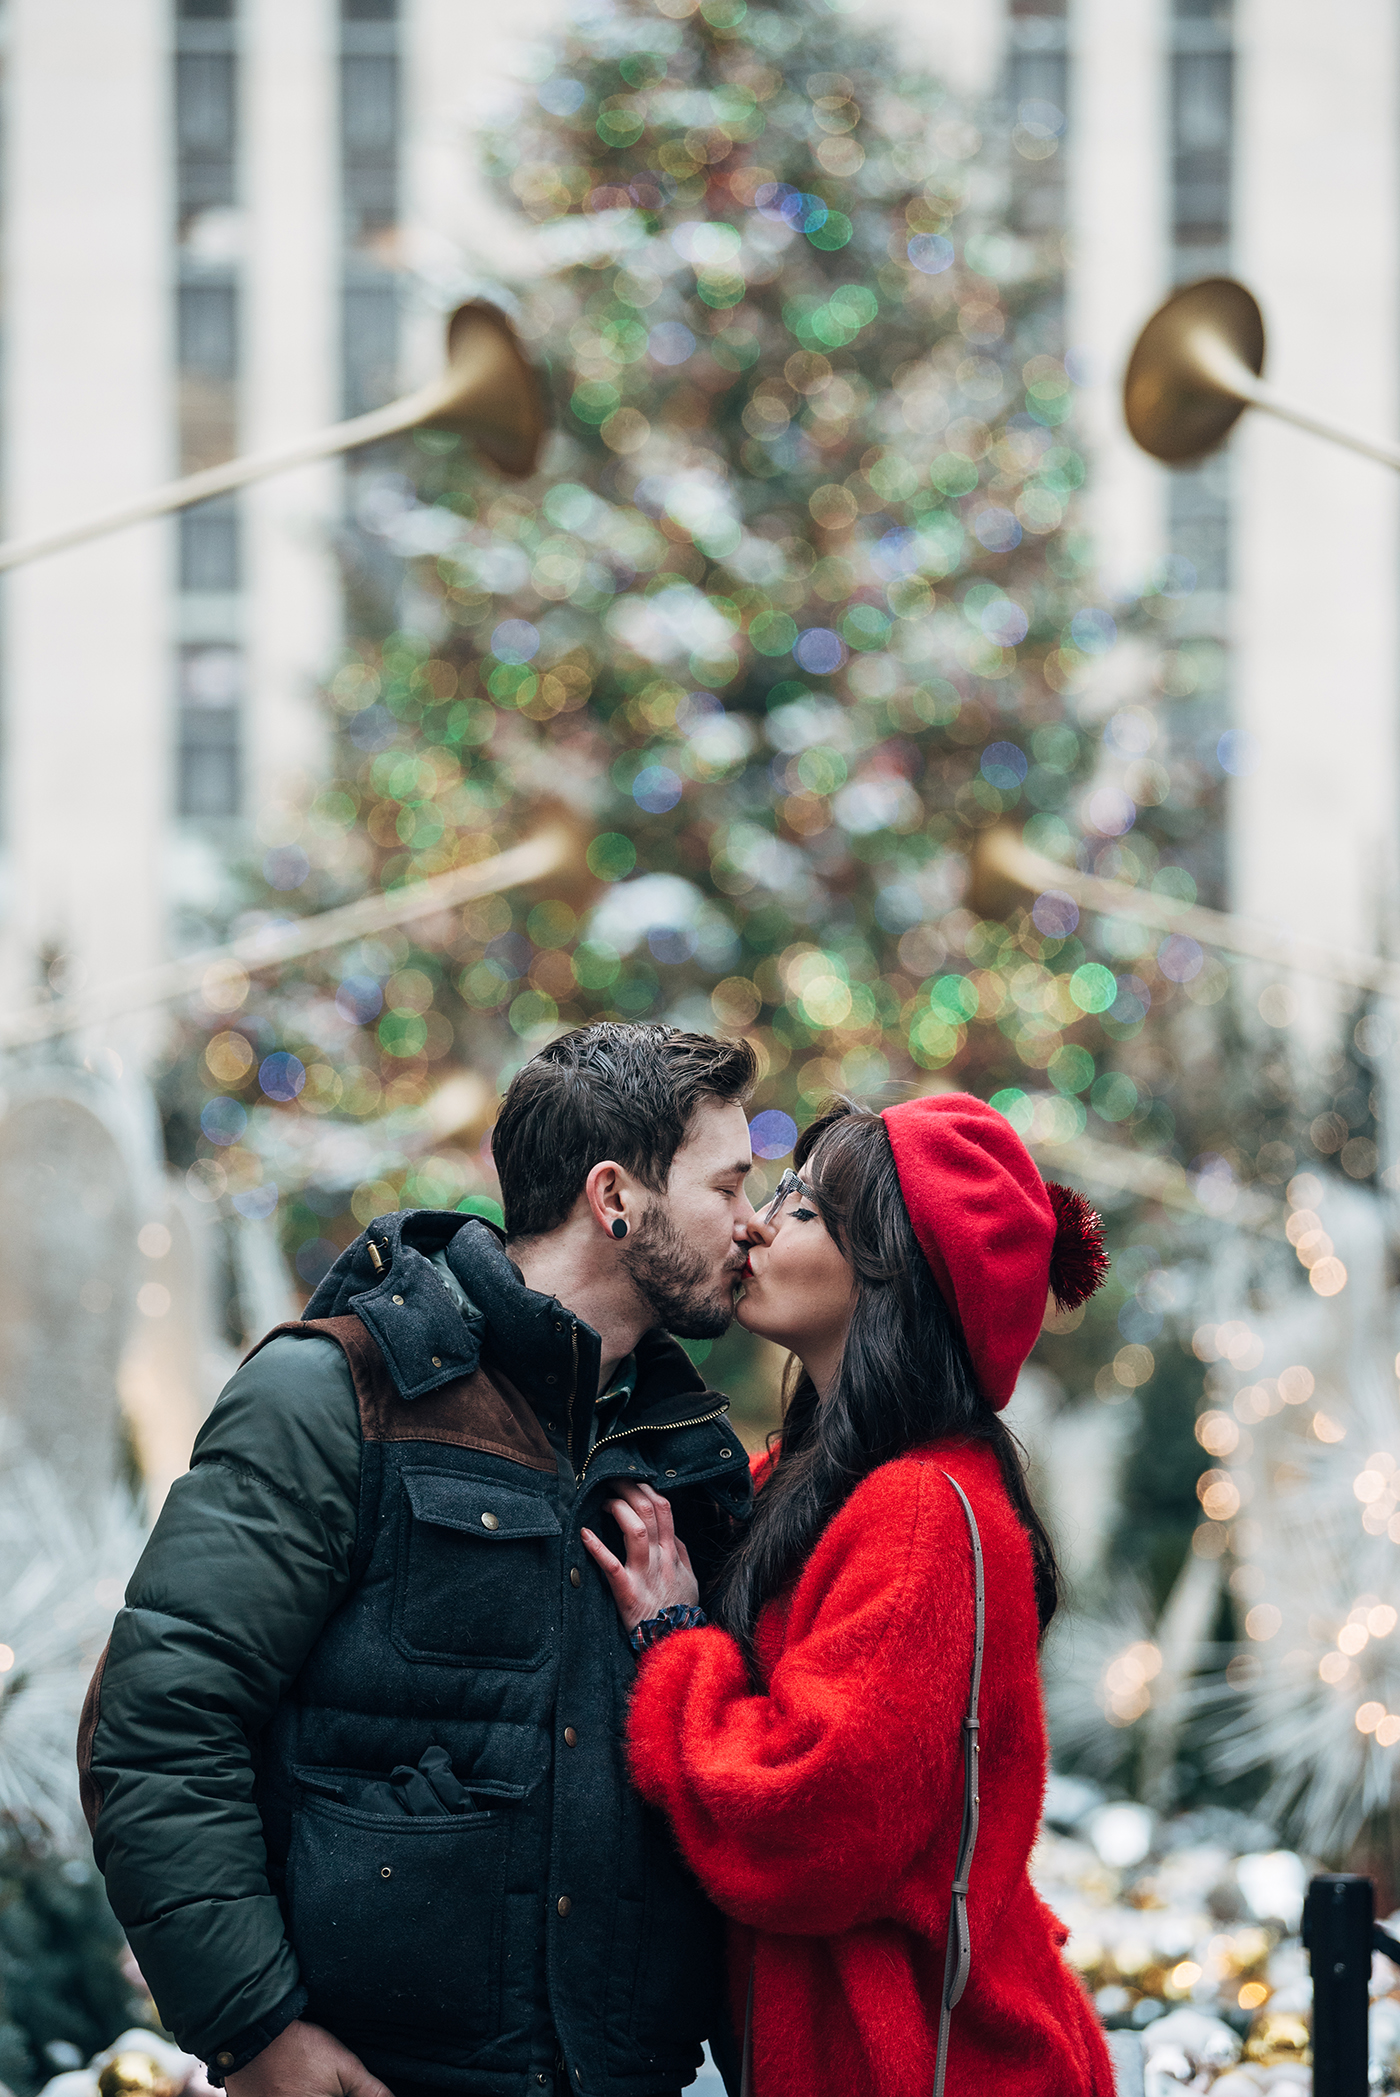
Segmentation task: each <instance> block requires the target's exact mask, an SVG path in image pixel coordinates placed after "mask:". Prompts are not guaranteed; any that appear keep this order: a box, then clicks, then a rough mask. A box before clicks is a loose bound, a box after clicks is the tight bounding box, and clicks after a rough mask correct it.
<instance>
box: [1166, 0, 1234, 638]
mask: <svg viewBox="0 0 1400 2097" xmlns="http://www.w3.org/2000/svg"><path fill="white" fill-rule="evenodd" d="M1231 28H1232V25H1231V7H1230V0H1175V6H1174V9H1173V19H1172V55H1171V127H1172V136H1171V155H1172V165H1171V172H1172V196H1171V201H1172V237H1173V248H1174V252H1173V274H1174V276H1175V278H1176V281H1177V283H1179V284H1184V283H1189V282H1190V281H1191V280H1192V279H1193V278H1195V277H1203V276H1212V275H1215V274H1217V273H1222V272H1225V271H1228V269H1229V264H1230V237H1231V225H1230V220H1231V163H1232V158H1233V116H1234V111H1233V103H1234V53H1233V50H1232V47H1231ZM1170 485H1171V496H1170V522H1171V539H1172V550H1173V552H1174V553H1176V554H1178V555H1179V556H1181V557H1182V558H1183V559H1185V560H1188V561H1189V562H1190V563H1191V566H1192V568H1193V569H1194V570H1195V574H1196V589H1197V592H1198V593H1202V596H1203V597H1204V598H1205V599H1209V598H1211V597H1213V598H1214V599H1215V600H1216V602H1217V603H1218V601H1219V598H1220V596H1221V594H1222V593H1223V592H1224V591H1225V590H1226V589H1228V587H1229V582H1230V543H1229V523H1230V506H1229V465H1228V461H1227V458H1226V456H1225V454H1224V453H1221V454H1219V455H1218V456H1217V457H1215V458H1212V459H1207V460H1206V461H1205V462H1204V463H1203V464H1202V465H1200V466H1197V467H1194V468H1192V469H1191V470H1189V471H1186V472H1180V473H1174V474H1173V475H1172V478H1171V484H1170ZM1195 616H1196V619H1197V621H1198V622H1199V621H1200V620H1202V619H1203V618H1204V619H1208V620H1209V621H1210V623H1211V624H1212V625H1214V626H1217V627H1218V626H1219V625H1220V623H1221V622H1220V620H1219V618H1218V616H1216V617H1213V618H1212V617H1211V612H1210V606H1209V603H1208V602H1207V601H1201V598H1198V599H1197V600H1196V601H1195Z"/></svg>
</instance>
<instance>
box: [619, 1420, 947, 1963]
mask: <svg viewBox="0 0 1400 2097" xmlns="http://www.w3.org/2000/svg"><path fill="white" fill-rule="evenodd" d="M972 1614H973V1607H972V1570H971V1555H970V1549H969V1545H968V1539H967V1530H966V1526H965V1523H964V1518H963V1515H962V1511H961V1509H960V1507H959V1505H958V1502H957V1500H956V1498H955V1496H954V1493H953V1489H952V1487H951V1485H950V1484H949V1483H948V1481H947V1480H946V1479H945V1478H944V1477H943V1475H942V1473H941V1472H940V1471H939V1469H938V1468H937V1466H936V1465H934V1464H931V1463H924V1462H921V1461H920V1460H918V1459H917V1458H908V1459H903V1460H901V1461H899V1462H897V1463H892V1464H886V1465H884V1466H882V1467H881V1469H880V1470H878V1471H877V1472H875V1473H874V1474H873V1476H872V1477H870V1478H868V1479H867V1480H866V1481H865V1482H864V1483H863V1484H862V1485H861V1486H860V1487H858V1488H857V1490H856V1492H855V1493H854V1494H852V1496H851V1498H850V1500H848V1501H847V1503H846V1505H845V1506H844V1507H843V1508H842V1509H841V1511H840V1512H839V1513H838V1514H837V1516H836V1517H835V1519H834V1520H833V1521H832V1522H831V1524H830V1525H829V1527H828V1528H827V1530H826V1531H825V1533H824V1534H823V1536H822V1538H821V1539H820V1541H819V1543H818V1545H817V1548H816V1551H815V1552H814V1553H813V1556H812V1559H811V1560H810V1562H809V1564H808V1566H807V1567H806V1569H805V1570H804V1572H803V1575H802V1578H801V1580H800V1582H799V1584H798V1588H797V1591H796V1593H795V1595H794V1597H793V1600H792V1603H791V1606H790V1609H789V1613H788V1619H787V1624H786V1627H785V1632H786V1643H785V1649H784V1651H783V1653H782V1656H781V1658H779V1659H778V1660H777V1662H776V1664H775V1665H774V1667H773V1669H772V1672H771V1677H770V1680H769V1683H768V1688H767V1690H766V1692H765V1693H761V1694H755V1693H754V1692H753V1690H752V1689H751V1687H750V1684H749V1681H748V1677H747V1675H746V1673H745V1670H744V1664H743V1659H742V1657H741V1654H740V1651H739V1648H738V1646H737V1644H736V1643H735V1641H734V1640H733V1639H732V1638H731V1637H730V1636H729V1635H728V1633H727V1632H724V1631H721V1630H718V1629H716V1628H709V1629H706V1630H701V1631H687V1632H681V1633H677V1634H673V1635H672V1636H671V1637H670V1638H668V1639H666V1640H664V1641H663V1642H662V1643H661V1644H660V1645H658V1646H657V1647H656V1648H654V1649H653V1651H652V1652H651V1653H650V1654H648V1655H647V1656H646V1659H645V1661H644V1664H643V1666H642V1669H641V1671H640V1674H639V1677H638V1681H637V1685H636V1689H635V1691H634V1693H633V1698H632V1706H631V1714H630V1719H629V1727H628V1734H629V1743H630V1750H631V1762H632V1771H633V1775H634V1778H635V1781H636V1783H637V1786H638V1788H639V1790H640V1791H641V1792H642V1793H643V1794H644V1796H645V1797H647V1798H648V1799H650V1800H651V1801H652V1802H653V1803H654V1804H655V1805H658V1806H660V1807H661V1808H662V1809H663V1810H664V1811H665V1813H666V1815H667V1817H668V1819H669V1820H670V1823H671V1826H672V1828H673V1829H674V1830H675V1834H676V1839H677V1841H678V1842H679V1844H680V1847H681V1849H682V1850H683V1852H684V1853H685V1856H686V1858H687V1859H688V1861H689V1863H690V1865H691V1867H692V1869H693V1870H694V1871H695V1872H696V1874H697V1876H698V1877H699V1878H700V1879H701V1881H702V1882H703V1883H704V1885H705V1886H706V1888H707V1889H708V1891H709V1892H710V1894H711V1896H712V1898H713V1899H714V1900H715V1901H716V1902H717V1904H718V1905H719V1906H720V1907H722V1908H723V1909H724V1911H725V1912H726V1913H727V1914H729V1915H731V1916H732V1917H734V1918H735V1919H736V1920H737V1921H739V1922H743V1923H747V1924H749V1925H750V1926H751V1927H753V1928H757V1929H762V1930H768V1931H774V1932H785V1933H790V1934H797V1935H803V1936H830V1935H835V1934H836V1933H838V1932H840V1931H843V1930H847V1929H850V1928H852V1927H854V1926H855V1925H857V1924H859V1923H861V1922H866V1921H870V1920H874V1919H876V1918H878V1917H880V1916H882V1915H888V1914H890V1913H891V1911H892V1905H893V1899H894V1893H895V1889H896V1887H897V1886H898V1883H899V1881H900V1879H901V1877H902V1875H903V1874H904V1872H905V1871H906V1870H907V1869H908V1866H909V1865H910V1864H911V1863H912V1862H913V1860H914V1859H915V1858H917V1857H921V1856H923V1855H924V1854H925V1853H926V1852H928V1851H929V1850H930V1849H931V1848H932V1849H933V1850H934V1851H935V1853H937V1852H940V1851H941V1850H942V1849H944V1848H946V1850H947V1876H948V1879H949V1881H951V1877H952V1869H953V1857H954V1853H955V1850H956V1846H957V1838H958V1829H959V1826H960V1824H961V1818H962V1746H961V1719H962V1716H963V1713H964V1711H965V1709H966V1697H967V1686H966V1685H967V1672H968V1669H969V1668H970V1665H971V1656H972ZM938 1875H939V1877H940V1879H941V1877H942V1873H941V1872H940V1873H939V1874H938Z"/></svg>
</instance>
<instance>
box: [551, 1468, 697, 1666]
mask: <svg viewBox="0 0 1400 2097" xmlns="http://www.w3.org/2000/svg"><path fill="white" fill-rule="evenodd" d="M618 1493H619V1498H617V1499H616V1500H609V1502H608V1504H607V1505H608V1513H609V1514H610V1515H611V1516H612V1518H613V1520H614V1521H615V1522H616V1523H617V1526H618V1528H619V1529H620V1530H621V1531H622V1539H623V1542H624V1543H625V1544H626V1546H627V1563H626V1565H622V1564H621V1563H620V1562H619V1561H618V1560H617V1559H616V1558H614V1556H613V1554H612V1552H611V1551H610V1550H609V1549H608V1547H607V1545H606V1544H604V1543H601V1542H600V1541H599V1539H598V1538H597V1537H596V1536H595V1535H594V1534H593V1531H592V1530H591V1529H585V1530H583V1531H582V1532H581V1533H582V1536H583V1542H584V1548H585V1549H586V1550H587V1551H588V1553H589V1554H590V1556H591V1557H592V1558H593V1559H595V1560H596V1562H597V1564H598V1565H599V1567H600V1568H601V1570H602V1574H603V1578H604V1579H605V1580H606V1581H607V1583H608V1586H609V1587H610V1588H611V1589H612V1597H613V1600H614V1602H616V1604H617V1613H618V1615H619V1616H620V1617H621V1618H622V1622H623V1626H624V1628H625V1629H626V1630H628V1631H635V1630H636V1628H637V1626H638V1624H644V1623H645V1622H646V1621H647V1619H648V1617H653V1616H660V1614H661V1612H662V1610H663V1609H671V1608H674V1607H684V1606H685V1605H687V1604H693V1603H696V1602H698V1601H699V1600H700V1587H699V1583H698V1581H697V1580H696V1578H695V1574H694V1571H693V1570H692V1568H691V1563H690V1553H689V1552H688V1551H687V1550H686V1548H685V1545H684V1544H683V1543H682V1542H681V1540H680V1538H679V1537H678V1536H677V1535H676V1524H675V1518H674V1517H673V1515H672V1513H671V1503H670V1501H669V1500H663V1498H662V1497H661V1495H660V1493H654V1492H653V1491H652V1489H651V1487H650V1486H649V1485H623V1486H619V1487H618Z"/></svg>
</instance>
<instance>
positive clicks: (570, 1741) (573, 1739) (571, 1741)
mask: <svg viewBox="0 0 1400 2097" xmlns="http://www.w3.org/2000/svg"><path fill="white" fill-rule="evenodd" d="M564 1745H565V1746H566V1747H577V1746H578V1734H577V1733H576V1732H575V1731H574V1729H573V1727H572V1726H565V1728H564Z"/></svg>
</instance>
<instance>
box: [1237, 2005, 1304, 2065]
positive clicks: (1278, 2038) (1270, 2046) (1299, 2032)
mask: <svg viewBox="0 0 1400 2097" xmlns="http://www.w3.org/2000/svg"><path fill="white" fill-rule="evenodd" d="M1244 2054H1245V2059H1246V2060H1248V2061H1254V2062H1256V2063H1257V2064H1258V2066H1259V2067H1261V2068H1277V2067H1281V2066H1283V2065H1284V2064H1285V2063H1292V2064H1293V2065H1294V2066H1295V2067H1307V2066H1308V2065H1309V2063H1310V2062H1311V2060H1312V2032H1311V2030H1310V2028H1309V2025H1308V2020H1307V2018H1306V2017H1304V2016H1303V2015H1302V2014H1301V2013H1300V2012H1299V2011H1297V2010H1261V2011H1260V2012H1259V2015H1258V2016H1257V2017H1256V2018H1255V2019H1254V2022H1253V2023H1252V2024H1251V2025H1250V2027H1249V2037H1248V2038H1247V2039H1246V2040H1245V2042H1244Z"/></svg>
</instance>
